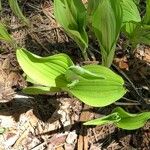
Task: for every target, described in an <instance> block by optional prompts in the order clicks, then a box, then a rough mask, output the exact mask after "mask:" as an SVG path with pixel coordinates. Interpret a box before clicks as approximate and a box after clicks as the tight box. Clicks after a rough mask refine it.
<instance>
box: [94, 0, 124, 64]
mask: <svg viewBox="0 0 150 150" xmlns="http://www.w3.org/2000/svg"><path fill="white" fill-rule="evenodd" d="M122 18H123V12H122V8H121V3H120V0H101V1H99V4H98V6H97V8H96V10H95V11H94V13H93V16H92V28H93V29H94V32H95V35H96V37H97V39H98V42H99V45H100V50H101V55H102V64H103V65H104V66H107V67H110V65H111V63H112V61H113V58H114V52H115V49H116V43H117V40H118V36H119V34H120V29H121V26H122Z"/></svg>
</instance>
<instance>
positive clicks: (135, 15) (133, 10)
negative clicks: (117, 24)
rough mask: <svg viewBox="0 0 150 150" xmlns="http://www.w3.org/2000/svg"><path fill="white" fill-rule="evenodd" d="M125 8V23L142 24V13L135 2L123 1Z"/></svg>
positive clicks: (131, 0)
mask: <svg viewBox="0 0 150 150" xmlns="http://www.w3.org/2000/svg"><path fill="white" fill-rule="evenodd" d="M121 5H122V8H123V23H126V22H141V17H140V13H139V11H138V8H137V6H136V4H135V3H134V2H133V0H122V1H121Z"/></svg>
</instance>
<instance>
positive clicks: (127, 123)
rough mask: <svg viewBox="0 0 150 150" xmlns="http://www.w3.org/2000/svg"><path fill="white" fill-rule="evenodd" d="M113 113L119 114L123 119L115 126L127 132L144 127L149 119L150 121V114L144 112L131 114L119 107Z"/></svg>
mask: <svg viewBox="0 0 150 150" xmlns="http://www.w3.org/2000/svg"><path fill="white" fill-rule="evenodd" d="M113 112H116V113H118V115H119V117H120V118H121V119H120V120H119V121H118V122H115V125H116V126H117V127H119V128H122V129H126V130H134V129H138V128H141V127H143V126H144V124H145V123H146V122H147V120H148V119H150V112H143V113H140V114H131V113H128V112H126V111H125V110H123V109H122V108H120V107H118V108H116V109H114V111H113Z"/></svg>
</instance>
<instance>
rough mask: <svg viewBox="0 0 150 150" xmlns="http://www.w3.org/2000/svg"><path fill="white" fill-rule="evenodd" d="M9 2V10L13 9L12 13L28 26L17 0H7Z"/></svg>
mask: <svg viewBox="0 0 150 150" xmlns="http://www.w3.org/2000/svg"><path fill="white" fill-rule="evenodd" d="M8 2H9V6H10V8H11V10H12V11H13V13H14V14H15V15H16V16H17V17H18V18H19V19H21V20H22V21H23V22H24V23H25V24H26V25H28V26H29V20H28V19H27V18H26V17H25V16H24V15H23V13H22V11H21V9H20V7H19V4H18V1H17V0H8Z"/></svg>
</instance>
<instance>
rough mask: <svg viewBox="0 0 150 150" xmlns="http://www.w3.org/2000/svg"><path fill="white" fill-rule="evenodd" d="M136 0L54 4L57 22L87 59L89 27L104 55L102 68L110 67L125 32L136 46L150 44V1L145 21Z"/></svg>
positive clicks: (58, 1) (59, 1) (149, 0)
mask: <svg viewBox="0 0 150 150" xmlns="http://www.w3.org/2000/svg"><path fill="white" fill-rule="evenodd" d="M138 3H139V1H135V0H88V4H87V8H86V6H84V5H83V3H82V0H54V4H55V5H54V11H55V17H56V20H57V21H58V22H59V23H60V25H61V26H62V27H63V28H64V29H65V31H66V32H67V34H68V35H69V36H70V37H71V38H72V39H73V40H75V42H76V43H77V44H78V45H79V47H80V49H81V51H82V53H83V56H84V57H85V58H87V54H86V50H87V48H88V36H87V32H86V26H88V27H89V28H90V30H92V31H93V32H94V33H95V36H96V38H97V40H98V43H99V46H100V51H101V55H102V64H103V65H104V66H107V67H110V65H111V63H112V61H113V57H114V52H115V49H116V43H117V40H118V37H119V34H120V32H121V31H123V32H124V33H125V34H126V35H127V36H128V38H129V40H130V41H131V42H132V44H133V46H135V45H137V44H139V43H145V44H150V33H149V32H150V31H149V28H150V27H149V23H150V0H147V5H146V13H145V15H144V17H143V18H141V16H140V13H139V10H138V8H137V4H138Z"/></svg>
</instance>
